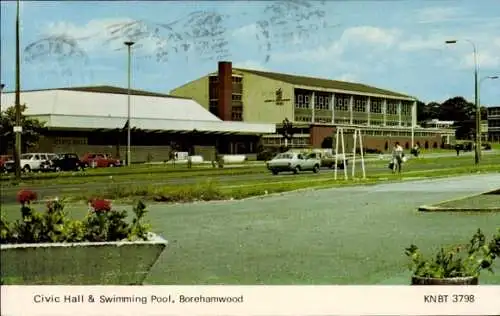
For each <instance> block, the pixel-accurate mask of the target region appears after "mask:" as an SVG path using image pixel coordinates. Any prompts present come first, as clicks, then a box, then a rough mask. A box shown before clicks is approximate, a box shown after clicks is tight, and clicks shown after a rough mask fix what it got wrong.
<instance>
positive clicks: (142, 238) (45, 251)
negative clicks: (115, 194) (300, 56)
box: [0, 190, 167, 284]
mask: <svg viewBox="0 0 500 316" xmlns="http://www.w3.org/2000/svg"><path fill="white" fill-rule="evenodd" d="M17 200H18V202H19V203H20V204H21V218H20V219H18V220H17V221H15V222H8V221H7V220H5V219H4V218H3V216H2V218H1V221H0V243H1V246H0V247H1V248H0V249H1V256H2V265H1V276H2V282H3V283H6V284H141V283H142V282H143V280H144V278H145V277H146V276H147V273H148V272H149V270H150V268H151V267H152V265H153V264H154V263H155V262H156V260H157V259H158V257H159V256H160V254H161V253H162V252H163V250H164V249H165V247H166V245H167V242H166V240H164V239H163V238H161V237H159V236H156V235H155V234H153V233H151V232H150V226H149V225H148V224H146V223H144V220H143V219H144V216H145V214H146V206H145V205H144V203H142V202H138V203H137V205H136V206H135V207H134V210H133V213H134V216H133V218H132V220H131V221H128V220H127V219H128V218H127V217H128V214H127V212H126V211H124V210H123V211H118V210H115V209H113V208H112V206H111V203H110V202H109V201H107V200H101V199H91V200H90V201H89V212H88V214H87V216H86V217H85V218H84V219H83V220H74V219H70V217H69V216H68V214H67V212H65V211H64V204H63V203H62V202H61V201H58V200H52V201H49V202H47V205H46V206H47V210H46V211H45V212H37V211H35V210H34V209H33V208H32V207H31V202H32V201H34V200H36V194H35V193H34V192H32V191H27V190H22V191H20V192H19V193H18V195H17Z"/></svg>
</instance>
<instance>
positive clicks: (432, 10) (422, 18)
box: [415, 7, 463, 23]
mask: <svg viewBox="0 0 500 316" xmlns="http://www.w3.org/2000/svg"><path fill="white" fill-rule="evenodd" d="M415 13H416V14H415V16H416V20H417V22H418V23H440V22H445V21H451V20H455V19H457V18H458V17H460V16H462V14H463V9H462V8H459V7H427V8H423V9H419V10H417V11H416V12H415Z"/></svg>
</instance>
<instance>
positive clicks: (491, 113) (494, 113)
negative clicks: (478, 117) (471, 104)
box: [488, 108, 500, 116]
mask: <svg viewBox="0 0 500 316" xmlns="http://www.w3.org/2000/svg"><path fill="white" fill-rule="evenodd" d="M488 116H500V108H492V109H489V110H488Z"/></svg>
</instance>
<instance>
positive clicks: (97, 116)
mask: <svg viewBox="0 0 500 316" xmlns="http://www.w3.org/2000/svg"><path fill="white" fill-rule="evenodd" d="M130 95H131V96H130V128H131V154H132V155H131V156H132V162H145V161H148V160H149V161H163V160H168V159H169V157H170V153H171V152H172V151H180V152H188V153H190V154H194V155H200V156H202V157H203V158H204V159H205V160H212V159H213V158H214V156H215V153H219V154H229V153H234V152H235V151H240V152H243V153H247V154H252V153H253V154H254V153H255V152H256V150H257V148H256V147H257V146H256V144H257V143H258V142H259V140H260V137H261V135H264V134H269V133H271V134H272V133H275V131H276V126H275V125H274V124H269V123H257V122H256V121H253V122H251V123H248V122H241V121H223V120H221V119H220V118H218V117H217V116H215V115H213V114H212V113H210V112H209V111H208V110H207V109H205V108H204V107H203V106H201V105H200V104H198V103H196V102H195V101H193V100H191V99H190V98H181V97H174V96H171V95H167V94H162V93H155V92H148V91H143V90H131V91H130ZM20 96H21V104H24V105H26V110H25V112H24V113H23V115H24V116H26V117H29V118H34V119H38V120H39V121H41V122H43V123H44V128H43V130H41V131H40V135H41V137H40V140H39V142H38V144H35V146H34V147H32V148H29V149H26V148H25V149H23V152H26V151H30V152H55V153H57V152H74V153H76V154H78V155H83V154H85V153H88V152H90V153H106V154H111V155H113V156H115V157H117V158H125V156H126V150H127V129H126V126H127V117H128V90H127V89H123V88H120V87H112V86H88V87H72V88H58V89H45V90H31V91H21V95H20ZM14 100H15V94H14V93H13V92H6V93H2V97H1V105H2V110H3V111H4V110H5V109H6V108H8V107H11V106H13V105H14ZM13 139H14V138H13V137H12V138H10V142H9V143H8V144H1V145H2V146H1V148H2V151H3V152H2V154H4V153H12V150H13V148H14V146H13Z"/></svg>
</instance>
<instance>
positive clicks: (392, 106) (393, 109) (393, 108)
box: [386, 100, 399, 115]
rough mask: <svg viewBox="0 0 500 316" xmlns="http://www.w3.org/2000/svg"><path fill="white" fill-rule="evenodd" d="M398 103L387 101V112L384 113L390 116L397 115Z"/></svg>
mask: <svg viewBox="0 0 500 316" xmlns="http://www.w3.org/2000/svg"><path fill="white" fill-rule="evenodd" d="M398 107H399V102H398V101H394V100H387V110H386V113H387V114H390V115H397V114H398Z"/></svg>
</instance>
